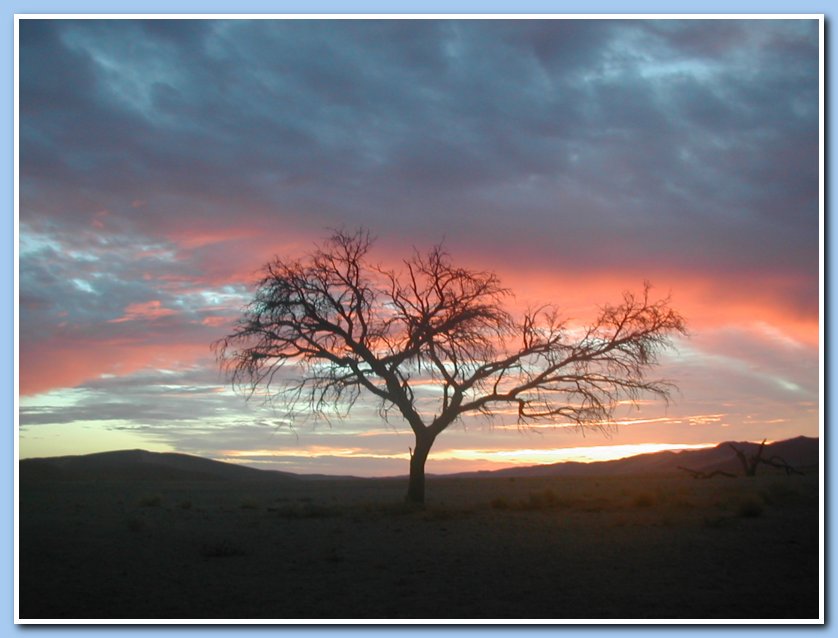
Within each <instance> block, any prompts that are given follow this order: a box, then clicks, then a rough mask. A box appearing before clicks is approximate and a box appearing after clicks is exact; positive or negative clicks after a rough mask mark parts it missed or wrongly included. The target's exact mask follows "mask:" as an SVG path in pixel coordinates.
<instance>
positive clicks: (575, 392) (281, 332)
mask: <svg viewBox="0 0 838 638" xmlns="http://www.w3.org/2000/svg"><path fill="white" fill-rule="evenodd" d="M371 246H372V240H371V238H370V235H369V234H368V232H366V231H358V232H356V233H346V232H336V233H335V234H334V235H333V236H332V237H331V238H329V239H328V240H327V241H326V242H325V243H324V244H323V245H322V246H316V247H315V248H314V250H313V251H312V252H311V253H310V254H309V255H308V256H307V257H306V258H305V259H303V260H285V259H282V258H279V257H277V258H275V259H274V260H273V261H271V262H270V263H268V264H267V265H266V266H265V268H264V273H263V276H262V278H261V280H260V281H259V282H258V284H257V286H256V292H255V296H254V298H253V300H252V301H251V303H250V304H249V305H248V306H247V307H246V308H245V310H244V313H243V316H242V318H241V319H240V320H239V321H238V323H237V324H236V326H235V329H234V331H233V332H232V334H230V335H228V336H227V337H225V338H224V339H222V340H220V341H219V342H217V343H216V344H215V348H216V352H217V354H218V356H219V359H220V361H221V363H222V365H224V366H226V368H227V369H228V370H229V371H230V372H231V375H232V382H233V383H234V385H236V386H238V387H244V388H246V389H248V390H249V391H250V393H251V394H252V393H253V392H255V391H257V390H259V391H261V392H264V393H265V395H267V396H273V397H274V398H276V397H281V400H282V401H283V402H285V404H286V405H287V406H288V407H289V409H290V410H291V411H292V412H293V411H298V412H299V411H303V412H306V413H311V414H314V415H320V416H328V415H329V414H332V413H334V412H335V411H337V412H340V413H344V414H345V413H348V412H349V410H350V409H351V408H352V407H353V405H355V403H356V401H357V399H358V398H359V397H360V396H361V394H362V393H367V394H369V395H371V396H373V397H375V398H377V400H378V402H379V411H380V414H381V415H382V416H383V417H384V418H385V419H386V418H387V417H388V416H389V415H390V414H391V413H392V412H393V411H395V413H397V414H398V415H400V417H402V418H403V419H404V420H405V421H407V423H408V424H409V425H410V428H411V429H412V430H413V433H414V435H415V445H414V446H413V448H412V449H411V450H410V478H409V485H408V493H407V500H408V501H411V502H417V503H421V502H424V497H425V461H426V459H427V457H428V453H429V452H430V450H431V447H432V446H433V444H434V441H435V440H436V437H437V436H439V434H440V433H441V432H443V431H444V430H445V429H446V428H448V427H449V426H450V425H451V424H452V423H454V422H456V421H457V420H458V419H460V418H461V417H462V416H463V415H466V414H484V415H488V416H491V415H495V414H498V413H499V412H500V411H501V410H503V409H507V410H510V408H511V413H512V414H515V415H516V417H515V418H516V419H517V422H518V424H519V425H522V426H523V425H525V424H527V423H530V422H532V421H548V422H552V423H556V424H560V423H569V424H574V425H576V426H578V427H580V428H600V429H607V428H609V427H610V422H611V421H612V415H613V412H614V410H615V408H616V406H617V404H618V402H619V401H622V400H625V399H628V400H635V399H637V398H638V397H639V396H641V395H642V394H644V393H651V394H652V395H655V396H657V397H659V398H661V399H664V400H666V399H668V396H669V392H670V390H671V389H672V385H671V384H670V383H668V382H666V381H663V380H653V379H649V378H647V372H648V370H649V369H650V368H651V367H652V366H653V365H654V364H656V362H657V355H658V353H659V352H660V350H661V349H663V348H666V347H669V346H670V345H671V338H672V336H674V335H677V334H685V326H684V319H683V318H682V317H681V316H680V315H679V314H678V313H677V312H675V311H674V310H673V309H671V308H670V307H669V300H668V299H663V300H660V301H652V300H651V299H650V296H649V292H650V290H649V285H648V284H647V285H646V287H645V289H644V291H643V293H642V294H641V295H639V296H635V295H633V294H629V293H626V294H624V296H623V299H622V303H620V304H619V305H617V306H611V305H607V306H605V307H603V308H601V310H600V313H599V316H598V318H597V319H596V320H595V321H594V322H593V323H592V324H591V325H589V326H587V327H586V328H582V329H578V328H574V327H573V326H572V325H570V324H569V323H568V322H567V321H565V320H563V319H562V318H560V316H559V314H558V312H557V310H556V309H555V307H553V306H544V307H541V308H538V309H535V310H531V311H527V312H525V313H523V314H522V316H520V317H516V316H514V315H513V314H511V313H510V312H509V311H508V310H507V309H506V308H505V306H504V301H505V300H506V299H507V297H509V296H510V292H509V291H508V290H507V289H505V288H503V287H502V286H501V284H500V281H499V280H498V277H497V276H496V275H495V274H493V273H491V272H479V271H475V270H469V269H466V268H461V267H458V266H455V265H454V264H453V263H452V262H451V259H450V257H449V255H448V254H447V253H446V252H445V251H444V250H443V249H442V247H440V246H436V247H434V248H432V249H430V250H429V251H428V252H427V253H419V252H415V253H414V254H413V255H412V256H411V257H410V258H408V259H406V260H404V262H403V264H402V267H401V269H400V270H398V271H396V270H387V269H383V268H381V267H379V266H376V265H375V264H373V263H372V262H370V261H369V251H370V248H371ZM289 364H292V365H293V370H289V371H288V372H290V373H291V374H282V375H280V374H279V373H280V371H281V370H283V368H284V367H286V366H289ZM288 377H293V380H288ZM420 384H421V385H425V386H426V385H428V384H432V385H434V386H436V388H437V393H436V394H435V395H434V396H435V398H433V399H429V398H428V396H427V393H422V392H421V391H420V390H419V386H420Z"/></svg>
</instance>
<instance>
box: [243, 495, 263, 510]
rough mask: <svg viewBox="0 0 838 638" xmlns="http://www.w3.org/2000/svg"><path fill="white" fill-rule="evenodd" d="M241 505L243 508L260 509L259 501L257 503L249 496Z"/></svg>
mask: <svg viewBox="0 0 838 638" xmlns="http://www.w3.org/2000/svg"><path fill="white" fill-rule="evenodd" d="M239 507H241V508H242V509H243V510H258V509H259V503H257V502H256V501H255V500H254V499H252V498H247V499H244V500H243V501H242V502H241V505H240V506H239Z"/></svg>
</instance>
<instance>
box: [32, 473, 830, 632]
mask: <svg viewBox="0 0 838 638" xmlns="http://www.w3.org/2000/svg"><path fill="white" fill-rule="evenodd" d="M19 489H20V494H19V508H20V509H19V512H20V519H19V520H20V526H19V605H20V618H21V619H22V620H23V621H25V620H26V619H33V620H34V619H56V620H61V619H144V620H145V619H155V620H166V619H266V620H269V619H275V620H291V619H298V620H305V621H314V622H316V621H318V620H324V619H346V620H363V619H393V620H400V619H438V620H441V621H445V620H446V619H476V620H484V619H528V620H532V619H542V620H544V621H545V622H547V621H550V620H558V621H562V620H568V619H615V618H616V619H718V620H720V621H723V620H724V619H742V618H744V619H769V618H785V619H788V618H792V619H807V618H817V617H818V613H819V610H818V600H819V598H818V597H819V590H818V583H819V577H818V566H819V553H818V548H819V541H818V530H819V522H818V478H817V476H815V475H807V476H788V477H787V476H785V475H782V474H770V475H769V474H765V475H763V476H759V475H758V476H756V477H751V478H746V477H739V478H735V479H731V478H725V477H716V478H713V479H709V480H700V479H699V480H696V479H692V478H690V477H689V476H686V475H671V476H670V475H667V476H655V477H645V478H644V477H607V478H592V477H586V478H555V477H552V478H499V477H486V478H431V479H429V481H428V486H427V490H428V503H427V505H426V506H425V508H423V509H417V508H413V507H408V506H406V505H404V504H403V503H402V499H403V494H404V491H405V481H404V480H403V479H401V480H397V479H357V480H355V479H340V480H303V479H301V480H277V481H267V482H266V481H252V482H248V481H189V482H187V481H130V480H122V481H102V480H99V481H50V480H43V481H32V482H23V483H22V484H21V485H20V488H19Z"/></svg>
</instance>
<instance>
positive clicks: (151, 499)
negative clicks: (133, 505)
mask: <svg viewBox="0 0 838 638" xmlns="http://www.w3.org/2000/svg"><path fill="white" fill-rule="evenodd" d="M162 502H163V499H162V498H160V497H159V496H157V495H154V496H143V497H142V498H141V499H140V507H160V503H162Z"/></svg>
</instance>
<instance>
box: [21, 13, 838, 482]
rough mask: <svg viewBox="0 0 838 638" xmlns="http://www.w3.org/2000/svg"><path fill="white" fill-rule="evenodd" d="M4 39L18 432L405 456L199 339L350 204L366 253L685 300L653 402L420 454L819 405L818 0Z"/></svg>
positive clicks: (181, 24)
mask: <svg viewBox="0 0 838 638" xmlns="http://www.w3.org/2000/svg"><path fill="white" fill-rule="evenodd" d="M19 42H20V67H19V78H20V80H19V121H20V125H19V134H20V158H19V161H20V182H19V193H20V207H19V211H18V226H19V255H20V257H19V268H20V276H19V290H20V293H19V299H18V305H19V310H20V330H19V333H20V334H19V345H20V357H19V375H20V410H19V444H20V456H21V457H22V458H26V457H37V456H50V455H65V454H85V453H89V452H96V451H104V450H107V449H126V448H143V449H149V450H156V451H177V452H183V453H188V454H196V455H201V456H206V457H208V458H214V459H219V460H227V461H231V462H235V463H240V464H246V465H252V466H254V467H262V468H272V469H279V470H288V471H294V472H300V473H321V474H355V475H361V476H389V475H397V474H404V473H406V471H407V461H408V459H409V454H410V452H409V448H410V446H411V445H413V443H412V434H411V432H410V428H409V427H408V426H407V424H406V423H404V422H403V421H401V420H400V419H399V418H398V417H397V415H396V413H395V411H393V412H391V414H390V419H389V422H385V421H384V420H383V419H382V416H381V414H380V412H379V409H378V404H377V403H376V402H375V401H372V400H370V399H368V398H362V399H361V400H359V401H358V403H357V404H356V405H355V408H354V409H353V410H352V411H351V412H350V414H349V415H348V416H347V417H346V418H343V419H341V418H335V419H333V420H331V422H330V423H323V422H315V421H314V420H312V419H310V418H309V416H310V415H308V414H305V413H297V414H288V411H287V410H286V409H285V407H286V406H283V405H278V404H277V402H273V403H271V402H263V401H260V400H259V399H258V396H257V398H254V399H252V400H250V401H247V400H246V399H245V397H244V396H242V394H240V393H236V392H234V391H233V389H232V388H231V387H230V385H229V380H228V378H227V377H225V374H224V373H223V372H222V371H220V370H219V366H218V362H217V360H216V358H215V355H214V354H213V352H212V351H211V350H210V344H212V343H213V342H215V341H216V340H218V339H220V338H222V337H224V336H225V335H227V334H229V333H230V331H231V330H232V329H233V326H234V323H235V321H236V320H237V319H238V318H239V317H240V316H241V310H242V307H243V306H244V305H245V304H246V303H247V302H248V301H249V300H250V299H251V296H252V293H253V284H254V282H255V281H256V280H257V278H258V275H259V269H260V268H261V267H262V266H263V265H264V264H265V263H266V262H267V261H268V260H270V259H271V258H272V257H273V256H274V255H283V256H284V257H288V258H295V257H300V256H302V255H304V254H305V253H306V252H307V251H309V250H310V249H311V247H312V246H313V245H314V244H315V243H317V242H321V241H322V240H323V238H324V237H325V236H326V235H327V234H328V232H329V229H336V228H338V229H339V228H346V229H355V228H359V227H365V228H368V229H369V230H370V231H371V232H372V234H373V235H375V236H376V237H377V240H376V243H375V245H374V250H373V253H374V256H375V259H376V260H378V262H379V263H380V264H381V265H382V266H383V267H385V268H400V267H402V266H401V264H402V260H403V259H404V258H406V257H407V256H409V255H410V254H412V252H413V250H414V248H418V249H426V248H428V247H430V246H431V245H434V244H436V243H439V242H444V246H445V249H446V250H447V251H448V252H449V253H450V254H451V256H452V259H453V261H454V262H455V263H456V264H458V265H462V266H466V267H469V268H474V269H485V270H489V271H492V272H496V273H497V274H498V276H499V277H500V279H501V281H502V283H503V285H504V286H507V287H508V288H509V289H510V290H511V291H512V292H513V293H514V294H513V295H512V296H510V298H509V310H510V311H511V312H513V313H520V312H522V311H524V310H526V309H528V308H535V307H539V306H542V305H545V304H552V305H555V306H556V307H558V308H559V310H560V313H561V315H562V317H564V318H566V319H567V321H568V326H569V329H570V330H573V329H577V330H578V329H580V327H581V326H584V325H585V324H586V322H588V321H590V320H591V318H592V317H594V316H596V314H597V312H598V311H599V309H600V308H601V307H602V306H603V305H605V304H608V303H619V301H620V299H621V295H622V293H623V291H626V290H631V291H635V292H638V291H642V289H643V285H644V282H645V281H649V282H651V284H652V286H653V287H652V293H653V295H654V296H655V297H656V298H664V297H669V298H670V303H671V305H672V307H674V308H676V309H677V310H678V312H680V313H681V314H682V315H683V316H685V317H686V319H687V327H688V331H689V336H687V337H684V338H681V337H679V338H677V339H676V341H675V343H674V345H675V348H674V349H673V350H671V351H667V352H665V353H664V354H663V356H662V359H661V365H660V366H659V367H658V368H656V369H655V370H654V371H653V372H652V376H653V377H655V378H658V377H659V378H661V379H666V380H668V381H671V382H672V383H674V384H675V386H677V391H675V392H674V393H673V394H672V401H671V403H670V404H669V405H665V404H663V403H662V402H660V401H655V400H651V398H649V397H642V398H641V399H640V400H638V401H637V402H634V403H632V402H624V403H622V404H621V405H620V406H619V408H618V411H617V414H615V421H614V422H613V423H610V424H594V425H609V426H616V427H614V428H612V427H609V428H608V432H607V433H605V434H603V433H601V432H598V431H596V430H594V431H590V432H584V433H583V432H580V431H578V430H577V429H576V428H574V427H570V426H569V425H568V424H566V423H562V422H544V423H536V424H533V425H532V427H527V428H522V427H521V426H520V424H519V423H518V422H517V418H516V417H517V413H516V409H517V408H516V406H512V407H510V408H509V409H505V408H504V409H501V410H499V411H498V414H497V415H496V417H495V418H494V419H492V420H487V419H483V418H481V417H478V416H475V417H468V418H465V419H463V421H462V422H460V423H457V424H455V425H454V426H452V427H451V428H450V429H449V430H448V431H446V432H444V433H443V434H442V435H441V436H440V437H439V439H438V441H437V442H436V444H435V446H434V448H433V451H432V453H431V456H430V458H429V461H428V472H430V473H438V474H441V473H447V472H457V471H471V470H482V469H498V468H501V467H509V466H514V465H532V464H541V463H556V462H561V461H579V462H586V463H587V462H593V461H600V460H611V459H617V458H622V457H626V456H631V455H635V454H642V453H648V452H655V451H661V450H679V449H699V448H703V447H708V446H714V445H717V444H718V443H719V442H722V441H729V440H750V441H761V440H763V439H769V440H781V439H785V438H791V437H795V436H798V435H806V436H818V435H819V433H820V429H821V423H820V421H819V406H820V403H821V401H822V399H823V397H821V396H820V394H819V386H818V374H819V370H820V369H821V366H822V362H821V361H820V345H821V344H820V343H819V327H820V325H821V320H822V317H821V315H820V301H821V298H822V293H821V288H822V282H821V281H820V279H819V265H820V262H821V260H822V255H820V254H819V237H820V235H821V233H822V213H821V206H822V203H821V202H820V199H819V181H820V169H819V162H818V151H819V147H820V144H821V133H820V130H819V113H820V105H821V95H820V89H819V64H820V48H821V43H820V41H819V31H818V23H817V21H815V20H796V19H795V20H793V19H789V20H774V19H772V20H698V21H694V20H664V21H650V20H498V21H479V20H477V21H469V20H393V21H376V20H348V21H329V20H325V21H312V20H302V21H289V20H285V21H283V20H252V21H251V20H236V21H231V20H204V21H196V20H182V21H177V20H134V19H129V20H58V19H45V20H41V19H25V20H21V21H20V24H19ZM292 372H293V370H290V371H288V374H289V376H293V375H292V374H291V373H292ZM417 377H418V375H417ZM417 387H419V388H420V390H419V392H418V394H420V395H421V396H420V397H419V400H422V399H423V398H428V397H430V398H437V397H438V394H437V395H434V392H437V393H438V390H437V389H435V388H433V387H430V385H427V384H426V385H422V384H419V385H418V386H417ZM422 393H425V394H422ZM583 435H584V438H583Z"/></svg>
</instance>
